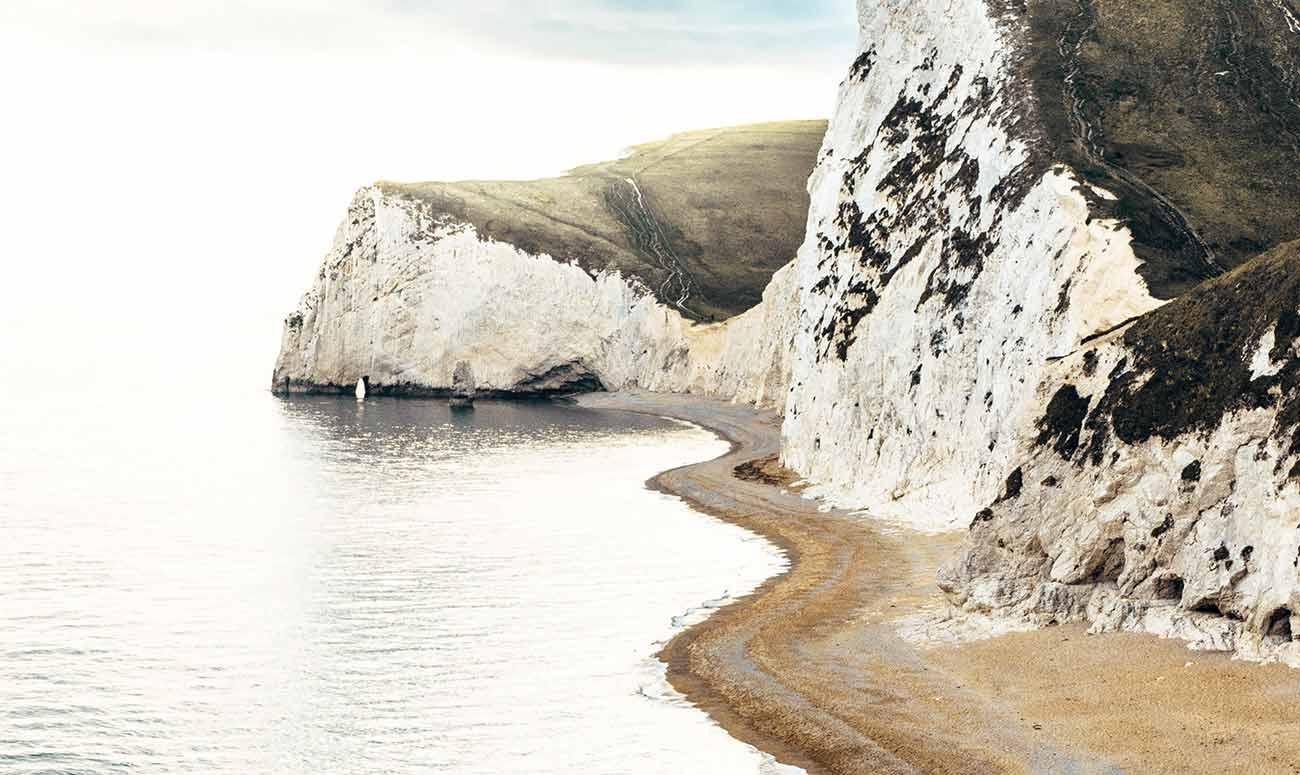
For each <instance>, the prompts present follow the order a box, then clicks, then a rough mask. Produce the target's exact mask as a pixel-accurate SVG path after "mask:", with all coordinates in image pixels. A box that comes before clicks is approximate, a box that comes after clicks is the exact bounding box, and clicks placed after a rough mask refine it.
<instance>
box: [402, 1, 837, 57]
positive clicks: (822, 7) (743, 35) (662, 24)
mask: <svg viewBox="0 0 1300 775" xmlns="http://www.w3.org/2000/svg"><path fill="white" fill-rule="evenodd" d="M396 7H398V8H400V9H401V10H402V11H403V12H405V13H407V14H409V15H411V16H412V17H414V18H419V17H421V16H425V17H428V18H432V19H436V20H437V21H438V22H439V23H440V24H443V23H445V24H449V25H452V26H454V27H455V28H457V29H458V30H460V31H461V32H463V33H464V34H467V35H469V36H472V37H473V38H474V39H476V40H478V41H480V42H482V43H483V44H486V45H492V46H496V47H514V48H517V49H521V50H523V51H525V52H527V53H528V54H531V55H534V56H543V57H548V58H562V59H579V60H597V61H602V62H617V63H636V64H642V63H649V64H662V65H667V64H685V65H698V64H740V63H745V64H780V63H782V62H792V61H819V60H822V59H824V58H825V57H826V56H827V55H830V56H837V57H839V56H843V54H844V53H845V52H846V51H847V49H848V48H849V47H850V46H851V45H852V43H853V41H854V39H855V29H856V26H855V21H854V14H853V3H852V0H807V2H789V1H788V0H768V2H739V1H737V0H714V1H713V2H698V1H696V0H548V1H547V2H538V1H537V0H522V1H521V0H480V2H476V3H473V4H472V5H471V4H447V3H440V2H437V0H398V2H397V5H396Z"/></svg>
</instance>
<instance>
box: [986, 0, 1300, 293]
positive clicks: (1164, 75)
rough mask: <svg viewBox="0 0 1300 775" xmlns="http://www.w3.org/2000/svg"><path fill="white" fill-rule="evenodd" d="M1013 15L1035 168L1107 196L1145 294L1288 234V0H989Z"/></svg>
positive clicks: (1293, 110)
mask: <svg viewBox="0 0 1300 775" xmlns="http://www.w3.org/2000/svg"><path fill="white" fill-rule="evenodd" d="M990 2H992V3H994V4H995V5H999V6H1002V7H1004V9H1005V14H1004V16H1005V18H1007V19H1016V18H1024V19H1027V21H1028V28H1029V29H1028V30H1027V31H1025V32H1023V33H1020V34H1019V38H1020V39H1022V40H1026V41H1029V45H1026V46H1024V47H1023V49H1022V52H1021V53H1022V55H1023V63H1022V65H1023V67H1024V68H1025V72H1026V75H1027V76H1028V77H1029V80H1030V83H1031V84H1032V88H1033V90H1034V92H1035V94H1034V96H1035V98H1036V99H1035V102H1036V104H1037V106H1038V111H1039V115H1038V119H1039V121H1038V125H1039V127H1040V129H1039V130H1036V131H1040V132H1041V133H1042V136H1041V137H1040V141H1041V143H1040V148H1041V150H1042V152H1041V153H1040V157H1039V160H1040V170H1039V171H1041V168H1042V165H1047V164H1051V163H1055V162H1058V161H1065V162H1067V163H1069V164H1070V165H1071V166H1073V167H1074V168H1075V169H1077V170H1078V171H1079V172H1080V174H1082V175H1083V176H1084V177H1085V179H1087V180H1089V181H1091V182H1094V183H1097V184H1098V185H1101V186H1103V187H1105V188H1106V189H1108V190H1110V191H1113V192H1114V193H1115V194H1117V195H1118V196H1119V200H1118V201H1117V202H1107V201H1104V200H1100V199H1098V200H1096V201H1095V202H1094V204H1095V205H1096V207H1097V208H1098V210H1097V211H1098V213H1099V214H1102V215H1114V216H1117V217H1119V218H1122V219H1123V220H1125V221H1126V222H1127V223H1128V224H1129V226H1130V228H1131V229H1132V231H1133V233H1134V235H1135V238H1136V239H1135V241H1136V244H1135V248H1136V249H1137V252H1138V255H1139V256H1140V257H1141V258H1142V259H1143V260H1144V261H1145V262H1146V263H1145V265H1144V266H1143V267H1142V270H1141V272H1142V275H1143V277H1144V278H1145V279H1146V280H1147V282H1148V284H1149V285H1150V286H1151V289H1152V292H1153V293H1154V294H1156V295H1157V296H1159V297H1161V298H1173V297H1175V296H1177V295H1179V294H1181V293H1183V292H1185V291H1187V290H1189V289H1190V288H1192V287H1193V286H1195V285H1196V284H1198V283H1200V282H1202V281H1204V280H1205V279H1207V278H1209V277H1213V276H1216V275H1218V274H1220V273H1222V272H1223V271H1226V270H1228V269H1231V268H1232V267H1235V266H1238V265H1239V264H1241V263H1242V262H1244V261H1246V260H1248V259H1250V258H1251V257H1253V256H1256V255H1259V254H1260V253H1262V252H1264V251H1266V250H1268V249H1269V248H1272V247H1274V246H1276V245H1278V244H1280V243H1282V242H1285V241H1287V240H1291V239H1295V238H1297V237H1300V22H1298V21H1297V19H1298V18H1300V13H1297V8H1296V6H1295V5H1294V3H1293V0H1150V1H1149V2H1134V0H1028V2H1012V1H1011V0H990Z"/></svg>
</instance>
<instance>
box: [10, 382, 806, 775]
mask: <svg viewBox="0 0 1300 775" xmlns="http://www.w3.org/2000/svg"><path fill="white" fill-rule="evenodd" d="M0 419H3V421H4V425H3V427H4V428H5V429H6V436H5V438H4V439H3V440H0V773H4V774H5V775H10V774H11V773H12V774H13V775H17V774H18V773H23V774H24V775H26V774H27V773H34V772H51V773H53V772H61V773H73V772H76V773H116V772H124V771H127V770H137V771H145V772H203V773H305V772H311V773H363V772H364V773H373V772H385V773H416V772H429V771H446V772H457V773H502V772H534V773H559V772H566V773H567V772H599V773H655V772H664V773H669V772H673V773H676V772H708V773H730V772H734V773H754V772H769V771H776V769H775V768H774V765H773V764H772V763H771V762H770V760H766V757H763V756H762V755H760V754H759V753H758V752H756V751H754V750H753V749H752V748H750V747H748V746H746V745H744V744H742V743H739V742H737V741H735V740H733V739H731V738H730V737H729V736H727V735H726V734H725V733H724V732H722V731H721V730H720V729H719V728H717V727H716V726H714V725H713V724H712V723H711V722H710V721H709V720H708V718H707V717H706V716H705V715H704V714H703V713H701V712H699V711H697V710H695V709H693V708H690V707H689V706H687V705H686V704H685V703H684V702H683V701H682V700H681V699H680V698H679V697H677V696H676V695H675V694H674V693H673V692H672V691H671V690H670V689H669V688H668V686H667V684H666V682H665V681H664V680H663V670H662V667H661V666H660V665H659V663H658V662H657V661H656V660H654V658H653V654H654V653H655V651H656V650H657V644H659V643H662V642H663V641H665V640H666V639H667V638H668V637H670V636H671V634H672V631H673V621H674V617H679V616H681V615H683V614H685V613H687V612H688V611H690V610H692V609H696V608H698V607H699V606H701V605H702V604H704V603H705V602H706V601H709V600H713V599H718V598H725V597H726V596H728V595H737V594H743V593H744V592H746V591H748V590H749V589H752V588H753V587H754V586H756V585H757V584H758V583H759V582H761V581H762V579H764V578H766V577H767V576H769V575H771V574H773V573H774V572H776V571H777V570H778V569H779V568H780V567H782V565H783V562H784V561H783V560H782V558H781V557H780V556H779V555H778V553H777V552H776V551H775V550H774V549H773V548H772V547H771V546H769V545H768V544H766V543H765V542H763V541H761V540H760V539H758V538H756V537H754V536H751V535H749V534H747V533H744V532H743V531H741V530H739V529H738V528H735V527H732V526H729V525H726V524H723V523H721V522H718V521H716V520H712V519H710V518H707V517H703V516H700V515H699V514H696V513H694V512H692V511H690V510H689V509H687V508H686V507H685V506H684V505H683V504H681V503H679V502H678V501H676V500H675V499H672V498H669V497H667V496H664V495H660V494H657V493H654V492H651V491H649V490H647V489H645V488H643V487H642V486H641V483H642V482H643V481H644V480H645V479H646V478H647V477H649V476H651V475H653V474H654V473H656V472H658V471H660V470H663V469H666V468H669V467H672V466H676V465H681V464H683V463H686V462H690V461H694V460H702V459H705V458H708V457H712V456H715V455H717V454H721V453H722V452H723V451H725V449H726V445H725V444H724V443H722V442H721V441H719V440H718V439H716V438H715V437H713V436H712V435H711V434H708V433H705V432H703V431H700V430H698V429H695V428H691V427H687V426H683V425H680V424H676V423H671V422H667V421H662V420H657V419H653V418H644V417H637V416H631V415H620V414H615V413H602V412H595V411H590V410H582V409H578V408H574V407H565V406H555V405H546V404H534V405H518V404H498V403H482V404H480V406H479V408H478V410H477V411H475V412H473V413H471V414H452V413H450V412H448V410H447V408H446V405H445V404H443V403H441V402H434V401H427V402H426V401H396V400H380V401H368V402H365V403H358V402H357V401H355V400H354V399H353V398H352V397H350V396H349V397H346V398H300V399H293V400H280V399H274V398H272V397H270V396H266V395H260V394H259V395H249V396H240V395H236V396H234V397H227V398H226V399H225V400H222V401H216V402H208V403H203V402H199V401H187V400H185V399H173V400H171V401H167V400H158V399H148V400H145V399H121V400H114V399H108V398H105V399H99V400H95V401H92V402H88V403H80V402H64V403H55V402H53V401H51V402H50V403H48V404H47V405H42V404H41V403H40V399H31V400H24V402H22V403H21V404H19V403H11V404H9V405H7V406H5V407H4V408H0Z"/></svg>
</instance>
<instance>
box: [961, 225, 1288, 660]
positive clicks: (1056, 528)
mask: <svg viewBox="0 0 1300 775" xmlns="http://www.w3.org/2000/svg"><path fill="white" fill-rule="evenodd" d="M1054 372H1055V377H1056V380H1055V382H1056V384H1057V385H1059V386H1058V387H1056V388H1055V390H1054V391H1052V392H1050V393H1047V392H1044V393H1043V394H1042V396H1041V398H1042V399H1043V401H1044V403H1045V406H1046V408H1045V409H1044V411H1043V414H1042V416H1041V417H1040V418H1038V420H1037V421H1036V423H1035V427H1036V429H1037V435H1036V436H1033V437H1032V438H1028V439H1026V440H1025V443H1024V445H1023V446H1022V448H1021V450H1019V453H1018V458H1017V459H1018V461H1019V465H1018V466H1017V468H1016V469H1015V472H1014V473H1013V474H1012V476H1011V477H1009V478H1008V482H1007V485H1006V488H1005V490H1004V492H1003V493H1002V495H1001V497H999V498H998V499H997V501H996V502H995V503H993V504H991V505H990V506H989V507H988V508H987V509H985V510H983V511H981V512H980V513H979V514H978V515H977V516H976V517H975V520H974V522H973V523H972V525H971V527H970V535H969V537H968V539H967V542H966V545H965V547H964V549H963V552H962V554H961V555H960V556H959V557H958V558H957V559H956V560H955V561H954V562H953V563H952V564H951V565H950V566H949V567H948V568H947V569H945V571H944V574H943V585H944V587H945V588H946V589H948V590H949V591H950V592H951V593H952V594H953V597H954V599H956V600H957V601H958V602H959V603H961V604H962V605H964V606H966V607H967V608H969V609H972V610H979V611H992V612H997V613H1006V614H1012V615H1017V616H1027V617H1029V618H1031V619H1033V620H1036V621H1040V622H1047V621H1053V620H1065V619H1077V618H1085V619H1088V620H1091V621H1094V622H1095V626H1096V628H1098V629H1112V628H1137V629H1145V630H1151V631H1155V632H1160V633H1163V634H1170V635H1178V636H1182V637H1186V638H1189V639H1192V640H1194V641H1196V642H1198V643H1200V644H1201V645H1204V646H1207V647H1213V648H1227V649H1232V648H1237V649H1240V650H1243V651H1246V652H1248V653H1256V654H1265V655H1275V656H1280V657H1283V658H1286V659H1288V660H1289V661H1292V662H1300V643H1293V642H1292V633H1293V632H1294V631H1295V629H1294V627H1296V626H1300V619H1295V618H1294V615H1295V614H1296V613H1297V612H1300V571H1298V570H1297V563H1298V562H1300V560H1298V559H1297V558H1298V557H1300V530H1298V529H1297V525H1298V520H1297V514H1300V510H1298V509H1300V382H1298V380H1300V243H1290V244H1288V245H1283V246H1281V247H1279V248H1277V249H1275V250H1274V251H1272V252H1271V253H1269V254H1267V255H1266V256H1263V257H1261V258H1259V259H1256V260H1255V261H1253V262H1250V263H1248V264H1246V265H1245V266H1243V267H1241V268H1240V269H1238V270H1236V271H1234V272H1232V273H1230V274H1228V275H1226V276H1224V277H1222V278H1219V279H1217V280H1214V281H1211V282H1210V283H1207V284H1205V285H1203V286H1201V287H1199V288H1197V289H1196V290H1194V291H1192V292H1190V293H1189V294H1187V295H1185V296H1184V297H1182V298H1180V299H1178V300H1177V301H1175V302H1173V303H1171V304H1169V305H1168V306H1167V307H1164V308H1163V309H1161V310H1160V311H1158V312H1155V313H1153V314H1151V315H1149V316H1146V317H1144V318H1142V319H1141V320H1139V321H1137V322H1136V323H1135V324H1133V325H1132V326H1130V327H1128V328H1127V329H1126V330H1124V331H1122V332H1116V333H1115V334H1112V335H1110V336H1108V337H1106V338H1104V339H1102V340H1098V341H1097V342H1095V343H1091V344H1090V345H1089V346H1088V347H1087V348H1086V349H1085V350H1084V351H1082V352H1080V353H1078V354H1075V355H1073V356H1071V357H1070V358H1068V359H1066V360H1064V361H1062V362H1060V363H1059V364H1056V365H1055V366H1054Z"/></svg>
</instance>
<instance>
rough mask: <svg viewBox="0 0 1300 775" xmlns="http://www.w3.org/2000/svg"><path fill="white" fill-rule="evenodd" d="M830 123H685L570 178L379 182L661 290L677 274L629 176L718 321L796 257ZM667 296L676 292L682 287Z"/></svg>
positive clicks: (537, 249)
mask: <svg viewBox="0 0 1300 775" xmlns="http://www.w3.org/2000/svg"><path fill="white" fill-rule="evenodd" d="M825 133H826V122H825V121H791V122H781V123H771V124H755V125H750V126H740V127H729V128H724V129H714V130H705V131H696V132H686V133H683V134H679V135H674V136H673V137H671V138H669V139H667V140H663V141H659V142H653V143H646V144H644V145H640V146H637V147H636V148H634V149H633V152H632V153H631V154H630V155H629V156H628V157H627V158H624V159H619V160H616V161H609V162H602V163H599V164H592V165H588V166H585V167H579V168H577V169H575V170H573V171H572V172H571V173H570V174H569V175H568V176H566V177H562V178H552V179H547V180H534V181H519V182H514V181H467V182H459V183H406V184H399V183H382V184H381V186H383V187H384V188H385V190H387V191H390V192H395V193H400V194H403V195H406V196H412V197H418V198H420V199H423V200H425V201H428V202H430V203H431V204H432V205H433V207H434V209H435V210H436V211H438V212H444V213H447V214H450V215H453V216H455V217H457V218H459V219H462V220H465V221H468V222H470V223H472V224H474V226H475V228H477V229H478V230H479V232H480V233H481V234H483V235H485V236H487V237H490V238H492V239H496V240H500V241H503V242H509V243H511V244H513V245H516V246H518V247H520V248H521V249H523V250H526V251H528V252H530V253H549V254H550V255H552V256H554V257H556V258H558V259H561V260H575V261H577V262H578V263H579V264H581V265H582V266H583V267H585V268H587V269H588V270H592V271H595V270H601V269H618V270H620V271H622V272H623V273H625V274H629V275H632V276H635V277H637V278H640V279H641V280H643V281H644V282H645V283H646V284H647V285H648V286H650V287H651V288H654V289H656V290H658V289H660V288H661V287H662V286H663V285H664V283H666V282H668V283H672V282H675V281H674V279H673V273H672V272H671V271H668V270H666V269H665V268H664V266H663V264H664V257H663V255H658V254H656V253H655V252H654V250H653V249H652V248H653V245H652V244H649V243H648V242H647V235H646V234H645V222H638V221H637V220H636V219H635V218H630V217H629V211H630V210H632V211H634V210H635V207H634V204H633V203H634V202H635V194H634V192H633V190H632V188H631V187H630V186H629V185H628V183H627V182H626V180H625V179H626V178H632V179H634V180H635V181H636V182H637V185H638V186H639V187H640V189H641V192H642V196H643V199H644V202H645V204H646V206H647V208H648V210H649V212H650V214H651V215H652V216H653V218H654V220H655V221H657V223H658V225H659V227H660V231H661V232H662V235H663V237H664V238H665V239H666V241H667V245H666V250H665V251H664V252H665V253H666V254H667V255H668V260H669V261H675V262H676V263H678V264H679V265H680V267H681V268H682V270H684V275H685V281H686V283H687V284H688V285H689V296H688V298H687V300H686V301H685V303H684V304H683V307H684V309H685V311H686V312H687V313H688V314H689V315H691V316H692V317H695V318H698V319H704V320H719V319H725V318H727V317H731V316H732V315H735V314H737V313H739V312H742V311H744V310H745V309H748V308H749V307H751V306H753V305H754V304H756V303H757V302H758V301H759V299H760V298H761V296H762V292H763V288H764V287H765V286H766V285H767V282H768V280H769V279H771V276H772V274H773V273H774V272H775V271H776V270H777V269H779V268H780V267H781V266H782V265H784V264H785V263H787V262H788V261H790V259H792V258H793V257H794V254H795V250H796V249H797V248H798V246H799V243H800V242H801V241H802V240H803V232H804V224H805V221H806V218H807V212H808V194H807V191H806V184H807V179H808V176H809V174H810V173H811V172H812V169H813V165H814V163H815V162H816V158H817V152H818V150H819V149H820V147H821V142H822V138H823V136H824V135H825ZM674 287H675V286H674ZM664 295H666V296H668V297H669V298H666V299H665V300H667V301H670V302H671V301H672V300H674V299H675V298H676V297H677V295H678V294H677V293H675V292H674V293H669V294H664Z"/></svg>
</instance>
